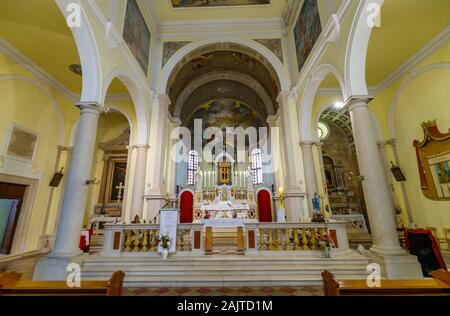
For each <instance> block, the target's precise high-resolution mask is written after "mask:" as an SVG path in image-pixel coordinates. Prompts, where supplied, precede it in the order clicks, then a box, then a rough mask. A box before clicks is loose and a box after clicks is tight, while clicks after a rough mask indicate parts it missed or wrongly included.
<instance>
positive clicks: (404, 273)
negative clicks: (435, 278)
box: [363, 249, 423, 280]
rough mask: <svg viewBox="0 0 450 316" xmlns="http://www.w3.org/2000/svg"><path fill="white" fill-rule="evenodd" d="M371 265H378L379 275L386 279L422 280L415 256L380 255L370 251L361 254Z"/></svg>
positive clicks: (420, 269) (406, 254) (405, 254)
mask: <svg viewBox="0 0 450 316" xmlns="http://www.w3.org/2000/svg"><path fill="white" fill-rule="evenodd" d="M363 255H364V256H365V257H367V258H368V259H369V260H370V262H371V263H378V264H379V265H380V267H381V275H382V276H383V277H385V278H387V279H413V280H415V279H423V274H422V268H421V266H420V263H419V261H418V260H417V257H416V256H413V255H410V254H408V253H406V252H405V253H404V254H403V255H391V254H380V253H378V252H373V251H372V249H371V250H370V251H365V252H363Z"/></svg>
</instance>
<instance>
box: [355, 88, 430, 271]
mask: <svg viewBox="0 0 450 316" xmlns="http://www.w3.org/2000/svg"><path fill="white" fill-rule="evenodd" d="M368 102H369V98H366V97H354V98H350V99H349V100H347V102H346V106H348V111H349V113H350V117H351V121H352V126H353V136H354V139H355V147H356V154H357V157H358V165H359V170H360V172H361V176H362V179H363V181H362V186H363V191H364V197H365V200H366V207H367V214H368V217H369V222H370V227H371V230H372V239H373V246H372V247H371V248H370V251H369V253H367V255H368V257H369V258H371V260H373V261H375V262H377V263H379V264H380V265H381V266H382V272H383V274H384V275H385V276H386V277H388V278H409V277H413V278H414V277H416V278H420V277H421V273H420V265H418V262H417V258H416V257H415V256H408V255H407V253H406V251H405V250H404V249H403V248H401V247H400V243H399V238H398V234H397V230H396V228H397V227H396V220H395V215H394V212H393V210H394V206H393V204H392V197H391V194H390V188H389V186H388V183H387V181H386V177H385V171H384V166H383V164H382V162H381V159H380V156H379V153H378V148H377V142H376V138H375V134H374V131H373V129H372V128H370V127H371V126H372V121H371V117H370V113H369V108H368Z"/></svg>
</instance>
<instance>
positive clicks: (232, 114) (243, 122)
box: [186, 99, 266, 129]
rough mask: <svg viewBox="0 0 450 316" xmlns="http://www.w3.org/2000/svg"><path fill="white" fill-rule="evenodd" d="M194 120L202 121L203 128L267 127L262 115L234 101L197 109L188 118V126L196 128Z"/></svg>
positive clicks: (204, 105) (229, 100)
mask: <svg viewBox="0 0 450 316" xmlns="http://www.w3.org/2000/svg"><path fill="white" fill-rule="evenodd" d="M194 119H201V120H202V121H203V122H202V123H203V128H207V127H211V126H214V127H219V128H221V129H225V128H226V127H239V126H240V127H243V128H244V129H245V128H247V127H251V126H253V127H263V126H266V124H265V123H264V120H263V119H262V117H261V115H260V114H259V113H257V112H256V111H255V110H253V109H252V107H251V106H249V105H247V104H245V103H243V102H241V101H238V100H233V99H217V100H212V101H209V102H207V103H205V104H203V105H200V106H199V107H197V109H196V110H195V111H194V112H193V113H192V115H191V116H190V117H188V118H187V122H186V126H187V127H188V128H190V129H193V127H194Z"/></svg>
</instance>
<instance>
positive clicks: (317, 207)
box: [312, 193, 320, 213]
mask: <svg viewBox="0 0 450 316" xmlns="http://www.w3.org/2000/svg"><path fill="white" fill-rule="evenodd" d="M312 205H313V210H314V213H320V197H319V195H318V194H317V193H314V197H313V198H312Z"/></svg>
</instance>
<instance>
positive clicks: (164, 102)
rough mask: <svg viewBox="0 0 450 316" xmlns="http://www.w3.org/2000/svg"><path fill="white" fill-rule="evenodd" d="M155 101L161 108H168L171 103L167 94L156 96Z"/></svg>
mask: <svg viewBox="0 0 450 316" xmlns="http://www.w3.org/2000/svg"><path fill="white" fill-rule="evenodd" d="M155 99H156V100H157V101H158V103H159V104H160V105H162V106H169V105H170V104H171V103H172V102H171V101H170V98H169V96H168V95H167V94H156V95H155Z"/></svg>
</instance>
